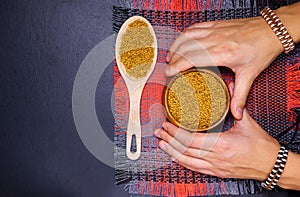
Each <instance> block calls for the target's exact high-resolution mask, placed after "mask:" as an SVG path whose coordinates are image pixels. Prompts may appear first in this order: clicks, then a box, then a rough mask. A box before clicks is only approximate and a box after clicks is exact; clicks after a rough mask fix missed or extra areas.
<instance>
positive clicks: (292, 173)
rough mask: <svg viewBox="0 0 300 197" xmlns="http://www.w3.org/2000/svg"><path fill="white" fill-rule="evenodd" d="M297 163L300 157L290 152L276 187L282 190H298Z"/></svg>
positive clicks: (299, 174) (299, 186) (298, 174)
mask: <svg viewBox="0 0 300 197" xmlns="http://www.w3.org/2000/svg"><path fill="white" fill-rule="evenodd" d="M299 161H300V156H299V155H297V154H295V153H293V152H291V151H290V153H289V157H288V159H287V163H286V166H285V169H284V171H283V173H282V175H281V177H280V179H279V181H278V186H279V187H281V188H284V189H297V190H299V189H300V185H299V180H297V179H299V176H300V173H299Z"/></svg>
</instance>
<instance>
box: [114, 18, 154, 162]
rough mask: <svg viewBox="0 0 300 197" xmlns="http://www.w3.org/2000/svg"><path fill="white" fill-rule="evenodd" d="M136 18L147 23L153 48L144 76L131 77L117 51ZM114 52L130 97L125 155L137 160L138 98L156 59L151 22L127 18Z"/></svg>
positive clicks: (139, 141) (143, 19) (139, 134)
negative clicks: (149, 63) (151, 58)
mask: <svg viewBox="0 0 300 197" xmlns="http://www.w3.org/2000/svg"><path fill="white" fill-rule="evenodd" d="M136 20H140V21H143V22H145V23H146V24H147V25H148V29H149V31H150V33H151V35H152V36H153V40H154V41H153V44H152V47H153V48H154V57H153V61H152V63H151V66H150V68H149V69H148V71H147V74H146V76H145V77H142V78H138V79H136V78H134V77H131V76H130V75H129V74H128V73H127V72H126V68H125V66H124V65H123V63H122V62H121V59H120V53H119V50H120V46H121V41H122V37H123V35H124V33H125V32H126V29H127V28H128V25H129V24H131V23H132V22H134V21H136ZM115 52H116V62H117V65H118V69H119V71H120V73H121V75H122V77H123V79H124V81H125V84H126V86H127V89H128V93H129V99H130V110H129V118H128V126H127V135H126V155H127V157H128V158H129V159H131V160H137V159H138V158H139V157H140V155H141V137H142V136H141V121H140V100H141V96H142V92H143V89H144V86H145V84H146V82H147V80H148V79H149V77H150V75H151V74H152V72H153V70H154V67H155V64H156V59H157V40H156V36H155V32H154V30H153V28H152V26H151V24H150V23H149V22H148V21H147V20H146V19H145V18H143V17H141V16H133V17H130V18H129V19H127V20H126V21H125V23H124V24H123V25H122V27H121V29H120V31H119V33H118V36H117V40H116V48H115ZM133 138H135V139H136V148H135V150H136V151H135V152H133V151H131V147H132V142H133Z"/></svg>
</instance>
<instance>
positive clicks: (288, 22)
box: [275, 2, 300, 43]
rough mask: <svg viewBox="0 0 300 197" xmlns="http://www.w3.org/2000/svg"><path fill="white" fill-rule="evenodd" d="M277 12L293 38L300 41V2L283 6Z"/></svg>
mask: <svg viewBox="0 0 300 197" xmlns="http://www.w3.org/2000/svg"><path fill="white" fill-rule="evenodd" d="M275 12H276V15H277V16H278V17H279V19H280V20H281V21H282V23H283V24H284V26H285V27H286V28H287V30H288V32H289V34H290V35H291V37H292V38H293V40H294V41H295V42H296V43H297V42H300V20H299V18H300V2H297V3H294V4H292V5H289V6H284V7H281V8H279V9H277V10H276V11H275Z"/></svg>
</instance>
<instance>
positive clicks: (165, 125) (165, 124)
mask: <svg viewBox="0 0 300 197" xmlns="http://www.w3.org/2000/svg"><path fill="white" fill-rule="evenodd" d="M162 128H163V129H164V130H166V131H167V130H168V127H167V123H166V122H164V123H163V124H162Z"/></svg>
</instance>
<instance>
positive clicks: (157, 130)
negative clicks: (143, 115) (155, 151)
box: [154, 129, 160, 138]
mask: <svg viewBox="0 0 300 197" xmlns="http://www.w3.org/2000/svg"><path fill="white" fill-rule="evenodd" d="M154 135H155V136H156V137H158V138H160V134H159V129H156V130H155V131H154Z"/></svg>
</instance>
